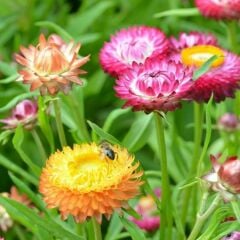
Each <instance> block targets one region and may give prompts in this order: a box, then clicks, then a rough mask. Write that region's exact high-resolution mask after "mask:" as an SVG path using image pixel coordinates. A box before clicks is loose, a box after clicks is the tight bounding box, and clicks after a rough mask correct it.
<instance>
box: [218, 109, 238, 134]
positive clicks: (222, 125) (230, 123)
mask: <svg viewBox="0 0 240 240" xmlns="http://www.w3.org/2000/svg"><path fill="white" fill-rule="evenodd" d="M217 126H218V129H220V130H224V131H226V132H234V131H237V130H239V128H240V119H239V117H238V116H237V115H235V114H234V113H225V114H223V115H222V116H221V117H220V118H219V119H218V123H217Z"/></svg>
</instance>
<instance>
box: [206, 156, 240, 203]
mask: <svg viewBox="0 0 240 240" xmlns="http://www.w3.org/2000/svg"><path fill="white" fill-rule="evenodd" d="M218 158H219V157H215V156H212V155H211V162H212V166H213V169H212V172H210V173H208V174H207V175H205V176H203V179H205V180H207V181H208V182H209V183H210V185H211V187H212V189H213V190H214V191H218V192H220V193H221V194H222V195H223V198H224V199H225V200H230V199H231V198H232V197H234V195H236V194H239V193H240V160H239V159H238V158H237V157H235V156H233V157H228V158H227V159H226V160H225V162H224V163H223V164H220V163H218Z"/></svg>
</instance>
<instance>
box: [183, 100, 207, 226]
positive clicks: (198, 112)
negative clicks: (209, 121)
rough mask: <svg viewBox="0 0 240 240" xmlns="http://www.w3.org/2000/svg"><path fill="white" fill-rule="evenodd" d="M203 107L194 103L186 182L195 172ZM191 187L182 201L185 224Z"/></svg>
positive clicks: (201, 129) (200, 138)
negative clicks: (189, 158) (189, 161)
mask: <svg viewBox="0 0 240 240" xmlns="http://www.w3.org/2000/svg"><path fill="white" fill-rule="evenodd" d="M203 113H204V111H203V105H202V104H198V103H194V121H195V124H194V150H193V158H192V164H191V167H190V172H189V175H188V178H187V179H188V180H191V179H192V178H193V177H194V176H195V175H196V172H197V167H198V161H199V156H200V151H201V141H202V134H203V115H204V114H203ZM191 192H192V186H190V187H188V188H187V189H186V191H185V192H184V195H183V201H182V223H183V224H185V222H186V218H187V213H188V208H189V201H190V198H191Z"/></svg>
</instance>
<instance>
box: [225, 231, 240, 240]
mask: <svg viewBox="0 0 240 240" xmlns="http://www.w3.org/2000/svg"><path fill="white" fill-rule="evenodd" d="M222 240H240V232H232V233H230V234H228V235H227V236H226V237H224V238H222Z"/></svg>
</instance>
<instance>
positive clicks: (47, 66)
mask: <svg viewBox="0 0 240 240" xmlns="http://www.w3.org/2000/svg"><path fill="white" fill-rule="evenodd" d="M79 49H80V44H79V43H78V44H75V43H74V42H73V41H71V42H70V43H66V42H64V41H63V40H62V39H61V38H60V37H59V36H57V35H51V36H50V37H49V38H48V40H46V38H45V37H44V35H43V34H41V35H40V37H39V44H38V45H37V46H36V47H34V46H32V45H31V46H29V47H28V48H25V47H23V46H21V47H20V52H21V53H20V54H16V55H15V59H16V61H17V62H18V63H19V64H21V65H22V66H24V67H25V68H24V69H22V70H20V71H19V74H20V78H19V80H22V81H23V83H26V84H30V86H31V87H30V90H31V91H33V90H35V89H37V88H39V89H40V92H41V94H46V93H49V94H51V95H54V94H56V93H57V92H58V91H63V92H64V93H67V92H68V91H69V89H70V88H71V85H72V83H77V84H82V81H81V80H80V79H79V77H78V75H79V74H83V73H86V72H85V71H83V70H81V69H80V67H81V66H82V65H84V64H85V63H86V62H87V61H88V60H89V56H87V57H83V58H78V51H79Z"/></svg>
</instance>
